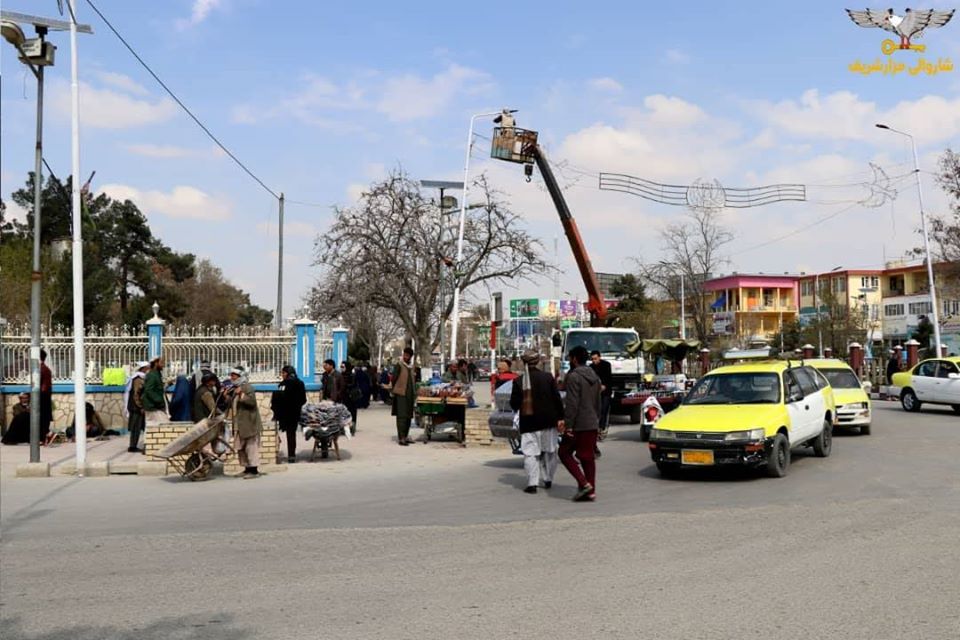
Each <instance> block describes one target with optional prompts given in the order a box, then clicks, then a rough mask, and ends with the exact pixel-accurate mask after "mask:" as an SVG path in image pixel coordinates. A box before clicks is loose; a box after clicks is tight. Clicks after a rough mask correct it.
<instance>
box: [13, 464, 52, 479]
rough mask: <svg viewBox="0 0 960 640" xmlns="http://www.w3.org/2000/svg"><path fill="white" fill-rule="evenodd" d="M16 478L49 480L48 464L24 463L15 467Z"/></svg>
mask: <svg viewBox="0 0 960 640" xmlns="http://www.w3.org/2000/svg"><path fill="white" fill-rule="evenodd" d="M17 477H18V478H49V477H50V463H49V462H25V463H24V464H18V465H17Z"/></svg>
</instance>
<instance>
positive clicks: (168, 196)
mask: <svg viewBox="0 0 960 640" xmlns="http://www.w3.org/2000/svg"><path fill="white" fill-rule="evenodd" d="M100 191H101V192H103V193H105V194H107V195H108V196H110V197H111V198H113V199H115V200H132V201H133V202H134V203H136V204H137V206H139V207H140V208H141V209H142V210H143V211H145V212H146V213H148V214H151V213H159V214H163V215H165V216H169V217H171V218H193V219H200V220H209V221H215V220H227V219H229V218H230V217H231V216H232V211H231V207H230V204H229V203H228V202H227V201H226V200H225V199H224V198H223V197H219V196H217V197H215V196H212V195H210V194H208V193H206V192H204V191H201V190H200V189H197V188H196V187H190V186H185V185H178V186H176V187H174V188H173V190H172V191H170V192H167V193H165V192H163V191H157V190H149V191H143V190H140V189H138V188H136V187H131V186H129V185H125V184H105V185H103V186H102V187H101V188H100Z"/></svg>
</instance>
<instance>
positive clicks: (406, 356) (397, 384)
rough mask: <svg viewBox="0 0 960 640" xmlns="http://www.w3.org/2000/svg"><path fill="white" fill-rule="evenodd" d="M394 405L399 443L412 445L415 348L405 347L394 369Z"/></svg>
mask: <svg viewBox="0 0 960 640" xmlns="http://www.w3.org/2000/svg"><path fill="white" fill-rule="evenodd" d="M390 395H391V397H392V398H393V406H392V407H391V409H390V413H391V414H392V415H394V416H396V418H397V444H399V445H400V446H401V447H406V446H409V445H410V442H411V440H410V437H409V435H410V420H412V419H413V412H414V410H415V409H416V406H417V383H416V370H415V369H414V366H413V349H411V348H410V347H405V348H404V350H403V357H402V358H401V360H400V362H399V363H397V366H396V367H394V369H393V388H392V389H391V390H390Z"/></svg>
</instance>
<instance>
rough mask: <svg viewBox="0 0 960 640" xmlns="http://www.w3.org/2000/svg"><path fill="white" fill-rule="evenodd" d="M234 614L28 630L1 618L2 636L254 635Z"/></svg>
mask: <svg viewBox="0 0 960 640" xmlns="http://www.w3.org/2000/svg"><path fill="white" fill-rule="evenodd" d="M232 620H233V616H231V615H228V614H210V615H205V616H190V617H187V618H161V619H160V620H157V621H156V622H153V623H152V624H148V625H145V626H142V627H133V628H130V629H118V628H117V627H110V626H83V625H80V626H74V627H64V628H62V629H55V630H53V631H41V632H37V633H28V632H26V631H24V630H23V625H22V623H21V619H20V618H19V617H17V618H10V619H5V620H0V638H5V639H6V640H167V639H168V638H177V640H200V639H201V638H202V639H203V640H240V639H243V638H253V637H255V634H254V633H253V631H252V630H250V629H242V628H238V627H236V626H235V625H233V624H232V622H231V621H232Z"/></svg>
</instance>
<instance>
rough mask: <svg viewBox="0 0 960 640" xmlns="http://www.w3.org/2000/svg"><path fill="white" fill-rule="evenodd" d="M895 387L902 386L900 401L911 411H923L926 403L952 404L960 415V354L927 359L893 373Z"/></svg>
mask: <svg viewBox="0 0 960 640" xmlns="http://www.w3.org/2000/svg"><path fill="white" fill-rule="evenodd" d="M893 386H895V387H900V404H901V405H903V408H904V409H906V410H907V411H920V407H921V405H923V404H924V403H930V404H948V405H950V406H951V407H953V411H954V412H955V413H958V414H960V357H958V356H950V357H949V358H931V359H930V360H924V361H923V362H920V363H918V364H917V365H916V366H915V367H913V368H912V369H910V370H909V371H901V372H900V373H895V374H893Z"/></svg>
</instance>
